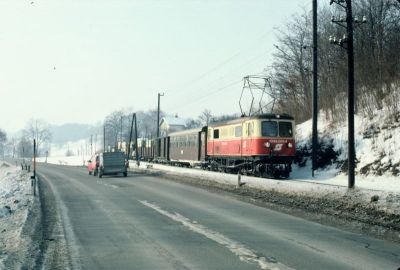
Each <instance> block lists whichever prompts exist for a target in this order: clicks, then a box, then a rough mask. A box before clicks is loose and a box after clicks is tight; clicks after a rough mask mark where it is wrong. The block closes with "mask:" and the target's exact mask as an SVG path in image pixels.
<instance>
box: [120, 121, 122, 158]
mask: <svg viewBox="0 0 400 270" xmlns="http://www.w3.org/2000/svg"><path fill="white" fill-rule="evenodd" d="M120 150H121V151H122V115H121V144H120Z"/></svg>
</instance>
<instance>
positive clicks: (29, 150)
mask: <svg viewBox="0 0 400 270" xmlns="http://www.w3.org/2000/svg"><path fill="white" fill-rule="evenodd" d="M17 153H18V156H19V157H21V158H30V157H32V156H33V144H32V140H30V139H28V138H26V137H24V136H22V137H21V138H20V139H19V142H18V144H17Z"/></svg>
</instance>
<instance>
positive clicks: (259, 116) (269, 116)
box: [208, 113, 294, 127]
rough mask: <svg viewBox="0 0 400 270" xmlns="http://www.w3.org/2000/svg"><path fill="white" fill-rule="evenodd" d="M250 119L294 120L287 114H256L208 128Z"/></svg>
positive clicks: (211, 125)
mask: <svg viewBox="0 0 400 270" xmlns="http://www.w3.org/2000/svg"><path fill="white" fill-rule="evenodd" d="M251 119H277V120H294V118H293V117H292V116H290V115H289V114H286V113H283V114H275V113H265V114H257V115H252V116H243V117H239V118H236V119H233V120H228V121H221V122H216V123H212V124H209V125H208V126H209V127H217V126H224V125H230V124H237V123H241V122H243V121H248V120H251Z"/></svg>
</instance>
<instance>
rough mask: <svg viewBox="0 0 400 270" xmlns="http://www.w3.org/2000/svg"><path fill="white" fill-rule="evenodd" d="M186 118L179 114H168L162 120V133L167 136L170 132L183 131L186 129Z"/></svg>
mask: <svg viewBox="0 0 400 270" xmlns="http://www.w3.org/2000/svg"><path fill="white" fill-rule="evenodd" d="M185 124H186V120H185V119H183V118H179V117H177V116H175V117H171V116H166V117H163V118H162V119H161V122H160V135H161V136H166V135H168V134H169V133H172V132H176V131H181V130H184V129H185Z"/></svg>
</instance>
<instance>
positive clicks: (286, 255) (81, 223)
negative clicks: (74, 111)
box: [37, 164, 400, 270]
mask: <svg viewBox="0 0 400 270" xmlns="http://www.w3.org/2000/svg"><path fill="white" fill-rule="evenodd" d="M37 171H38V174H39V177H40V181H41V182H42V183H43V185H48V187H51V190H52V193H53V194H54V198H55V202H56V207H57V208H58V210H59V213H60V216H61V220H62V224H63V227H64V235H65V237H66V241H67V246H68V251H69V254H70V258H71V264H72V267H73V268H75V269H114V270H117V269H335V270H337V269H398V267H400V245H399V244H396V243H391V242H386V241H383V240H377V239H374V238H371V237H368V236H363V235H358V234H354V233H349V232H345V231H342V230H338V229H335V228H332V227H328V226H323V225H320V224H317V223H313V222H310V221H306V220H303V219H301V218H298V217H293V216H290V215H287V214H283V213H279V212H276V211H272V210H269V209H266V208H262V207H258V206H255V205H252V204H249V203H245V202H243V201H240V200H237V199H235V198H234V197H230V196H229V195H226V194H217V193H213V192H210V191H207V190H203V189H200V188H196V187H193V186H189V185H183V184H179V183H176V182H173V181H168V180H165V179H162V178H160V177H157V176H150V175H145V174H139V173H136V174H135V173H130V174H129V176H128V177H126V178H125V177H122V176H116V177H108V176H104V177H103V178H101V179H100V178H98V177H94V176H89V175H88V173H87V171H86V169H85V168H83V167H68V166H57V165H47V164H39V165H38V169H37ZM46 192H49V191H48V190H47V191H46ZM45 196H48V194H45ZM55 239H56V241H57V238H56V236H55Z"/></svg>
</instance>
